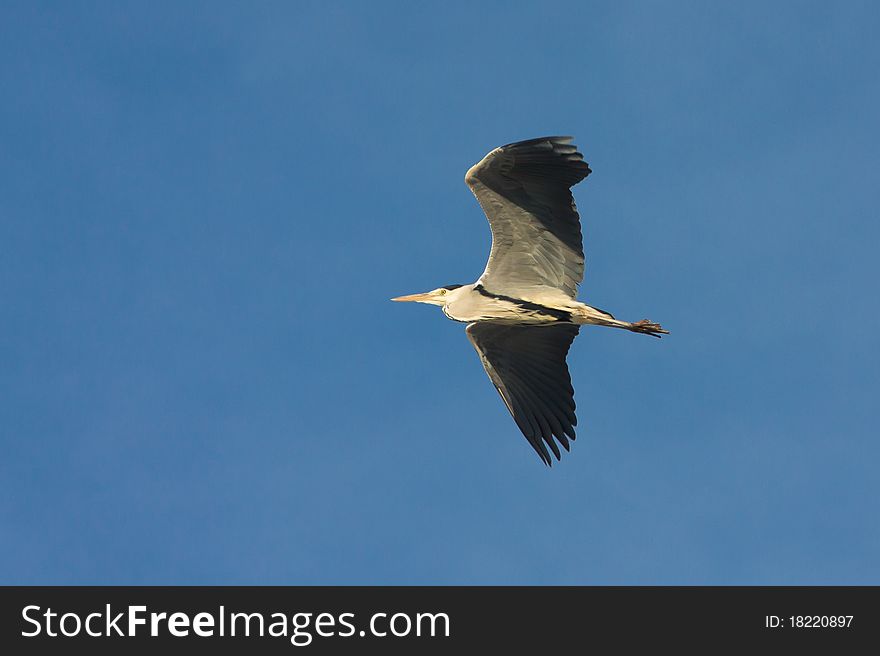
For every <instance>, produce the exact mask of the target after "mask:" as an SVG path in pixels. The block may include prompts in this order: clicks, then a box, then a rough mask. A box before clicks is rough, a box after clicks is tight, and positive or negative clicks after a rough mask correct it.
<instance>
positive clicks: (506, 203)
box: [464, 137, 590, 302]
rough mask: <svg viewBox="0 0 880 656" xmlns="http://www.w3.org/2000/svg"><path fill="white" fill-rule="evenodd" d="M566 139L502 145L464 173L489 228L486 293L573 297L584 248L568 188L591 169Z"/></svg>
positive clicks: (527, 297)
mask: <svg viewBox="0 0 880 656" xmlns="http://www.w3.org/2000/svg"><path fill="white" fill-rule="evenodd" d="M571 140H572V138H571V137H542V138H540V139H530V140H529V141H520V142H518V143H512V144H508V145H506V146H501V147H500V148H496V149H495V150H493V151H492V152H491V153H489V154H488V155H486V156H485V157H484V158H483V159H482V160H481V161H480V162H479V163H478V164H476V165H475V166H473V167H471V169H470V170H469V171H468V172H467V174H466V175H465V178H464V179H465V182H466V183H467V184H468V186H469V187H470V188H471V191H472V192H473V193H474V196H476V197H477V200H478V201H479V203H480V206H481V207H482V208H483V212H485V213H486V217H487V218H488V219H489V227H490V228H491V229H492V250H491V252H490V253H489V261H488V262H487V263H486V270H485V271H484V272H483V275H482V276H480V282H482V283H483V285H484V286H485V287H486V289H488V290H489V291H491V292H494V293H496V294H504V295H507V296H514V297H516V298H522V299H524V300H529V301H535V302H547V300H548V299H552V298H558V299H559V300H561V301H564V300H566V299H572V298H575V297H576V296H577V286H578V285H579V284H580V282H581V280H583V278H584V249H583V239H582V237H581V224H580V217H579V216H578V212H577V207H576V206H575V204H574V199H573V198H572V195H571V191H570V188H571V187H572V186H573V185H575V184H577V183H578V182H580V181H581V180H583V179H584V178H586V177H587V176H588V175H589V174H590V167H589V166H588V165H587V163H586V162H584V157H583V155H582V154H581V153H579V152H578V150H577V147H576V146H573V145H571Z"/></svg>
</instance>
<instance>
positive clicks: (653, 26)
mask: <svg viewBox="0 0 880 656" xmlns="http://www.w3.org/2000/svg"><path fill="white" fill-rule="evenodd" d="M878 24H880V9H878V8H877V5H876V4H874V3H868V2H864V3H856V2H848V3H834V4H828V3H802V2H798V3H781V2H778V3H771V4H769V5H768V4H767V3H736V4H735V5H731V4H729V3H724V4H722V3H715V6H709V3H701V2H673V3H661V2H638V3H587V2H570V3H567V2H561V3H553V2H541V3H521V2H520V3H517V2H513V3H511V2H503V3H501V2H498V3H489V2H486V3H464V2H462V3H442V4H438V3H404V2H399V3H327V2H313V3H306V2H302V3H254V4H251V3H235V4H223V3H146V4H145V3H124V2H119V3H30V2H21V3H4V5H3V8H2V9H0V89H2V97H3V101H2V102H0V144H2V148H0V307H2V310H0V313H2V321H0V363H2V365H0V391H2V397H0V399H2V400H0V445H2V452H3V457H2V458H0V483H2V491H3V493H2V495H0V563H2V566H0V579H2V582H3V583H27V584H31V583H59V584H70V583H95V584H136V583H140V584H176V583H180V584H190V583H208V584H223V583H229V584H242V583H255V584H343V583H353V584H384V583H388V584H424V583H427V584H593V583H597V584H598V583H610V584H719V583H720V584H752V583H755V584H759V583H762V584H810V583H813V584H816V583H819V584H830V583H848V584H860V583H873V584H877V583H880V559H878V558H877V554H878V553H880V513H878V512H877V499H878V497H880V481H878V477H877V474H876V468H877V463H878V461H880V443H878V439H877V437H878V435H877V429H876V426H877V423H878V422H877V399H878V396H880V384H878V371H880V361H878V360H880V359H878V346H877V343H878V342H877V335H876V331H877V330H878V326H880V316H878V310H877V298H878V294H877V287H878V285H877V266H876V252H877V244H878V239H880V228H878V223H877V207H878V201H880V191H878V190H880V184H878V180H877V174H878V171H880V162H878V152H880V139H878V137H880V123H878V120H877V117H878V116H880V78H878V76H877V70H878V68H880V45H878V42H877V39H876V27H877V25H878ZM558 133H562V134H572V135H574V136H575V137H576V143H577V144H578V145H579V146H580V148H581V150H582V152H583V153H584V154H585V157H586V159H587V161H588V162H589V163H590V165H591V167H592V168H593V171H594V172H593V174H592V175H591V176H590V178H589V179H588V180H587V181H585V182H584V183H582V184H581V185H579V186H578V187H576V188H575V196H576V199H577V203H578V207H579V209H580V211H581V216H582V220H583V224H584V233H585V248H586V252H587V275H586V280H585V283H584V285H583V286H582V288H581V298H582V299H584V300H586V301H587V302H590V303H591V304H593V305H596V306H598V307H601V308H603V309H607V310H609V311H611V312H613V313H614V314H615V315H617V316H619V317H621V318H625V319H630V320H637V319H642V318H645V317H649V318H651V319H654V320H657V321H660V322H661V323H662V324H663V325H664V327H667V328H668V329H669V330H671V332H672V334H671V335H670V336H669V337H668V338H666V339H663V340H654V339H649V338H646V337H642V336H639V335H633V334H630V333H624V332H622V331H614V330H607V329H601V328H592V329H584V330H582V331H581V336H580V337H579V338H578V339H577V341H576V342H575V344H574V346H573V348H572V351H571V355H570V358H569V362H570V366H571V373H572V379H573V382H574V386H575V389H576V400H577V403H578V412H579V418H580V422H579V428H580V430H579V437H578V440H577V442H576V443H575V444H574V447H573V451H572V453H571V454H570V455H569V456H567V457H566V458H565V459H564V460H563V462H561V463H559V464H557V465H555V466H554V467H553V468H552V469H548V468H546V467H544V466H543V465H542V464H541V462H540V461H539V459H538V458H537V457H536V456H535V454H534V453H533V452H532V451H531V449H530V447H529V446H528V444H527V443H526V441H525V439H523V437H522V436H521V435H520V434H519V432H518V431H517V429H516V426H515V425H514V424H513V421H512V420H511V419H510V417H509V416H508V414H507V411H506V410H505V408H504V407H503V405H502V403H501V401H500V400H499V399H498V398H497V395H496V393H495V390H494V389H493V388H492V386H491V384H490V383H489V381H488V379H487V378H486V376H485V374H484V373H483V371H482V368H481V366H480V364H479V361H478V359H477V357H476V355H475V354H474V352H473V350H472V348H471V346H470V345H469V344H468V342H467V340H466V338H465V336H464V332H463V326H461V325H460V324H455V323H453V322H450V321H448V320H446V319H445V318H444V317H443V315H442V314H441V313H440V312H439V310H438V309H437V308H430V307H423V306H410V305H400V304H394V303H390V302H389V301H388V299H389V298H390V297H391V296H396V295H399V294H404V293H412V292H417V291H424V290H427V289H432V288H434V287H437V286H439V285H443V284H448V283H466V282H470V281H472V280H474V279H475V278H476V277H477V276H478V275H479V274H480V272H481V271H482V269H483V265H484V262H485V257H486V254H487V252H488V246H489V231H488V228H487V226H486V223H485V220H484V218H483V216H482V214H481V212H480V209H479V207H478V206H477V204H476V202H475V201H474V199H473V198H472V196H471V195H470V193H469V191H468V190H467V188H466V187H465V186H464V183H463V176H464V172H465V171H466V170H467V168H468V167H469V166H470V165H471V164H473V163H474V162H476V161H477V160H479V159H480V158H481V157H482V156H483V155H484V154H485V153H486V152H487V151H489V150H490V149H492V148H493V147H495V146H497V145H500V144H503V143H507V142H510V141H515V140H518V139H525V138H530V137H535V136H541V135H545V134H558Z"/></svg>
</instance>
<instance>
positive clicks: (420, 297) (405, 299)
mask: <svg viewBox="0 0 880 656" xmlns="http://www.w3.org/2000/svg"><path fill="white" fill-rule="evenodd" d="M430 298H431V293H430V292H426V293H424V294H410V295H409V296H397V297H395V298H392V299H391V300H392V301H398V302H399V303H419V302H422V301H427V300H430Z"/></svg>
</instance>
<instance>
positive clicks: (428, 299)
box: [391, 285, 461, 306]
mask: <svg viewBox="0 0 880 656" xmlns="http://www.w3.org/2000/svg"><path fill="white" fill-rule="evenodd" d="M459 287H461V285H446V286H445V287H438V288H437V289H432V290H431V291H429V292H424V293H422V294H410V295H409V296H397V297H396V298H392V299H391V300H392V301H399V302H401V303H430V304H431V305H440V306H443V305H446V304H447V303H448V302H449V301H450V297H451V295H453V293H454V292H455V290H457V289H458V288H459Z"/></svg>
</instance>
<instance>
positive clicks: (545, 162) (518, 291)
mask: <svg viewBox="0 0 880 656" xmlns="http://www.w3.org/2000/svg"><path fill="white" fill-rule="evenodd" d="M590 172H591V171H590V168H589V166H587V164H586V163H585V162H584V161H583V156H582V155H581V154H580V153H579V152H578V151H577V148H576V147H575V146H573V145H571V137H542V138H539V139H531V140H528V141H521V142H517V143H513V144H508V145H506V146H502V147H500V148H496V149H495V150H493V151H492V152H490V153H489V154H488V155H486V156H485V157H484V158H483V159H482V160H481V161H480V162H479V163H477V164H476V165H474V166H473V167H471V169H470V170H469V171H468V172H467V175H466V176H465V182H466V183H467V184H468V186H469V187H470V188H471V191H473V193H474V195H475V196H476V197H477V200H478V201H479V203H480V205H481V206H482V208H483V211H484V212H485V213H486V216H487V218H488V219H489V226H490V228H491V229H492V250H491V252H490V254H489V261H488V262H487V264H486V269H485V271H483V275H481V276H480V278H479V280H477V281H476V282H475V283H471V284H467V285H447V286H445V287H439V288H438V289H435V290H433V291H430V292H426V293H424V294H413V295H410V296H400V297H397V298H395V299H392V300H395V301H416V302H420V303H429V304H432V305H439V306H441V307H442V308H443V313H444V314H445V315H446V316H447V317H449V318H450V319H452V320H454V321H461V322H465V323H467V324H468V327H467V335H468V338H469V339H470V341H471V343H472V344H473V346H474V348H475V349H476V350H477V353H478V354H479V355H480V360H481V361H482V363H483V367H484V368H485V369H486V373H487V374H488V375H489V378H490V379H491V380H492V382H493V384H494V385H495V387H496V389H497V390H498V393H499V394H500V395H501V398H502V399H503V400H504V403H505V405H506V406H507V408H508V410H509V411H510V413H511V415H513V418H514V420H515V421H516V423H517V426H519V428H520V430H521V431H522V432H523V434H524V435H525V437H526V439H528V441H529V443H530V444H531V445H532V447H533V448H534V449H535V451H537V453H538V455H539V456H541V459H542V460H543V461H544V462H545V463H547V464H548V465H549V464H551V462H552V461H551V459H550V454H549V453H548V451H547V446H549V447H550V450H551V451H552V452H553V455H555V456H556V458H557V459H559V458H560V451H559V448H558V446H557V443H558V444H561V445H562V446H563V448H565V449H566V450H568V449H569V440H574V439H575V431H574V426H575V425H576V424H577V419H576V417H575V414H574V410H575V403H574V390H573V389H572V387H571V379H570V376H569V373H568V367H567V365H566V363H565V358H566V355H567V353H568V349H569V347H570V346H571V343H572V341H573V340H574V338H575V337H576V336H577V334H578V330H579V326H581V325H584V324H594V325H602V326H610V327H614V328H623V329H626V330H630V331H633V332H640V333H644V334H649V335H653V336H655V337H659V336H660V334H665V333H666V331H665V330H663V329H662V328H661V327H660V326H659V324H655V323H652V322H650V321H647V320H644V321H639V322H636V323H629V322H626V321H620V320H618V319H615V318H614V317H613V316H612V315H611V314H609V313H608V312H605V311H603V310H599V309H597V308H594V307H591V306H589V305H586V304H585V303H582V302H580V301H578V300H577V298H576V296H577V287H578V285H579V284H580V282H581V280H582V279H583V274H584V252H583V246H582V237H581V227H580V220H579V216H578V212H577V207H576V206H575V204H574V200H573V199H572V196H571V192H570V190H569V189H570V187H571V186H572V185H575V184H577V183H578V182H580V181H581V180H583V179H584V178H586V177H587V175H589V174H590Z"/></svg>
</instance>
